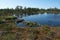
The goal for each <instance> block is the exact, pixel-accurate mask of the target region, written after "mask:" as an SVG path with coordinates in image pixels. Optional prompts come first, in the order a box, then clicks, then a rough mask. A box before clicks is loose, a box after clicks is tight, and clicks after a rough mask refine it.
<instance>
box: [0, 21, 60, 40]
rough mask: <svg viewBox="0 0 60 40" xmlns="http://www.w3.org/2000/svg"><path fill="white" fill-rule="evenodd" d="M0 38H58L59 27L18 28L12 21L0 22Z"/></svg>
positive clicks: (40, 39) (18, 39)
mask: <svg viewBox="0 0 60 40" xmlns="http://www.w3.org/2000/svg"><path fill="white" fill-rule="evenodd" d="M0 39H1V40H60V27H49V26H47V25H44V26H40V27H34V28H32V27H24V28H20V27H17V26H16V25H15V23H14V22H7V23H3V24H0Z"/></svg>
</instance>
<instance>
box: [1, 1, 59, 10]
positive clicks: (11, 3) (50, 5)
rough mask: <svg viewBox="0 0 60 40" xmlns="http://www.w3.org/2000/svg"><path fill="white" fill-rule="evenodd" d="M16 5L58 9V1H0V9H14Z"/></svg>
mask: <svg viewBox="0 0 60 40" xmlns="http://www.w3.org/2000/svg"><path fill="white" fill-rule="evenodd" d="M18 5H19V6H23V7H25V6H26V7H34V8H54V7H56V8H60V0H0V9H1V8H15V7H16V6H18Z"/></svg>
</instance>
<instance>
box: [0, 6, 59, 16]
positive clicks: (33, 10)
mask: <svg viewBox="0 0 60 40" xmlns="http://www.w3.org/2000/svg"><path fill="white" fill-rule="evenodd" d="M45 12H46V13H55V14H58V13H60V9H58V8H49V9H42V8H41V9H39V8H31V7H28V8H27V7H24V8H23V7H22V6H16V8H15V9H13V8H5V9H0V16H1V15H13V14H17V15H19V14H20V15H23V14H25V15H31V14H32V15H33V14H38V13H41V14H42V13H45Z"/></svg>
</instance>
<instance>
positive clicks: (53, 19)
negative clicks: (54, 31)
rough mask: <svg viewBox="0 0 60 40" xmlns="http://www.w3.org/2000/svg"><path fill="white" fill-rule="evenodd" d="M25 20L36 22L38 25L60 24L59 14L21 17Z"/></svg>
mask: <svg viewBox="0 0 60 40" xmlns="http://www.w3.org/2000/svg"><path fill="white" fill-rule="evenodd" d="M22 18H23V19H24V20H25V21H31V22H37V23H39V24H40V25H49V26H60V14H47V13H45V14H36V15H30V16H24V17H22Z"/></svg>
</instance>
